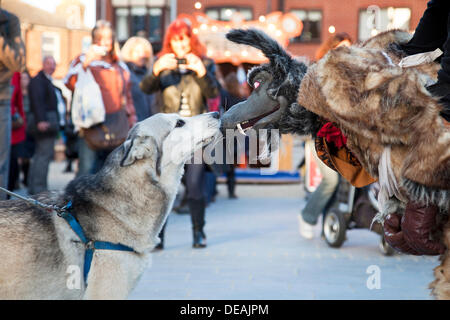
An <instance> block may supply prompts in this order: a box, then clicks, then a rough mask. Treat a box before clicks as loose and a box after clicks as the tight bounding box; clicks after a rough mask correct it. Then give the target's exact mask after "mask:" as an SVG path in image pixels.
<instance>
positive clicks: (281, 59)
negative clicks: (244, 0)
mask: <svg viewBox="0 0 450 320" xmlns="http://www.w3.org/2000/svg"><path fill="white" fill-rule="evenodd" d="M226 37H227V39H228V40H230V41H233V42H236V43H240V44H246V45H249V46H252V47H254V48H256V49H259V50H261V51H262V52H263V53H264V55H265V56H266V57H267V58H268V59H269V60H270V63H271V64H272V65H273V66H274V67H275V68H279V69H281V70H282V72H283V73H285V74H286V73H288V71H289V66H290V64H291V62H292V58H291V56H290V55H289V54H288V53H287V52H286V51H285V50H284V49H283V48H282V47H281V46H280V44H279V43H278V42H277V41H275V40H274V39H272V38H271V37H269V36H268V35H267V34H265V33H264V32H263V31H260V30H257V29H253V28H250V29H247V30H244V29H233V30H231V31H230V32H228V33H227V34H226Z"/></svg>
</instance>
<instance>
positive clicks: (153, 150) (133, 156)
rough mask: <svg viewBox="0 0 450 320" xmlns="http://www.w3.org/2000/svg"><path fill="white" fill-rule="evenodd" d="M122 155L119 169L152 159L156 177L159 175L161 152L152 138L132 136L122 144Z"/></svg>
mask: <svg viewBox="0 0 450 320" xmlns="http://www.w3.org/2000/svg"><path fill="white" fill-rule="evenodd" d="M123 148H124V153H123V154H124V155H123V158H122V160H121V161H120V166H121V167H127V166H130V165H132V164H133V163H135V162H136V161H137V160H141V159H153V165H154V168H155V172H156V175H157V176H160V175H161V151H160V149H159V146H158V143H157V141H156V139H155V138H154V137H152V136H147V135H146V136H134V137H132V138H130V135H129V136H128V139H127V140H126V141H125V142H124V143H123Z"/></svg>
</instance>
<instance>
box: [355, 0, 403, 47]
mask: <svg viewBox="0 0 450 320" xmlns="http://www.w3.org/2000/svg"><path fill="white" fill-rule="evenodd" d="M410 19H411V9H409V8H393V7H389V8H383V9H381V8H379V7H378V6H370V7H368V8H367V9H364V10H360V11H359V28H358V39H359V40H361V41H362V40H366V39H368V38H370V37H371V36H374V35H376V34H377V33H379V32H382V31H386V30H390V29H397V28H398V29H404V30H409V22H410Z"/></svg>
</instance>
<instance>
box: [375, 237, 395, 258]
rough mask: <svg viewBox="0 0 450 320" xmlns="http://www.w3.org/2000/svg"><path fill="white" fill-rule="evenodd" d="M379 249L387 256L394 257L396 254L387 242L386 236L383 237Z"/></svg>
mask: <svg viewBox="0 0 450 320" xmlns="http://www.w3.org/2000/svg"><path fill="white" fill-rule="evenodd" d="M379 248H380V251H381V253H382V254H384V255H385V256H392V255H393V254H394V253H395V250H394V249H393V248H392V247H391V246H390V245H389V244H388V243H387V242H386V240H385V239H384V236H381V241H380V245H379Z"/></svg>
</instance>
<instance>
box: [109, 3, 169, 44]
mask: <svg viewBox="0 0 450 320" xmlns="http://www.w3.org/2000/svg"><path fill="white" fill-rule="evenodd" d="M163 15H164V8H158V7H146V6H131V7H117V8H116V9H115V16H116V23H115V24H116V35H117V40H118V41H119V42H121V43H123V42H125V41H126V40H127V39H128V38H130V37H132V36H136V35H139V36H144V37H146V38H148V40H149V41H150V42H152V43H155V42H156V43H158V42H161V41H162V23H163V20H164V19H163Z"/></svg>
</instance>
